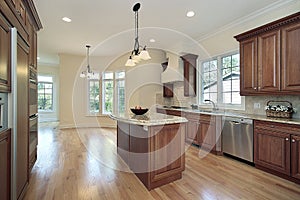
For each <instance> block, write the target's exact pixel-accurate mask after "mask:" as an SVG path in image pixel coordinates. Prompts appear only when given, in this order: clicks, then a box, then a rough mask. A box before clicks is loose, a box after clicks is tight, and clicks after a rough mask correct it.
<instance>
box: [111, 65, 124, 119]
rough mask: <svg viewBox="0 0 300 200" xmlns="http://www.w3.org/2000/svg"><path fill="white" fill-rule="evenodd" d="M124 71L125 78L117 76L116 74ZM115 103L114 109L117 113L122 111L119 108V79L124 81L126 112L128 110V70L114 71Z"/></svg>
mask: <svg viewBox="0 0 300 200" xmlns="http://www.w3.org/2000/svg"><path fill="white" fill-rule="evenodd" d="M121 72H124V77H123V78H117V76H116V74H117V73H121ZM114 75H115V76H114V85H115V86H114V88H115V89H114V97H115V98H114V105H113V109H114V110H113V111H114V112H117V113H119V114H120V113H122V112H120V110H119V99H120V98H119V95H118V82H119V81H124V112H125V111H126V71H125V70H119V71H115V72H114Z"/></svg>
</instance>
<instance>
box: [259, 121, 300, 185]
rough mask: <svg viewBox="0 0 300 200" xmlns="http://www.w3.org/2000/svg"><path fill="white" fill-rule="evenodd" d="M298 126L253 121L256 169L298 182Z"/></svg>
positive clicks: (299, 137)
mask: <svg viewBox="0 0 300 200" xmlns="http://www.w3.org/2000/svg"><path fill="white" fill-rule="evenodd" d="M299 144H300V126H297V125H288V124H282V123H275V122H266V121H258V120H255V121H254V163H255V166H256V167H257V168H260V169H263V170H265V171H268V172H271V173H274V174H277V175H280V176H282V177H283V178H288V179H291V180H293V181H296V182H299V181H300V167H299V160H300V151H299Z"/></svg>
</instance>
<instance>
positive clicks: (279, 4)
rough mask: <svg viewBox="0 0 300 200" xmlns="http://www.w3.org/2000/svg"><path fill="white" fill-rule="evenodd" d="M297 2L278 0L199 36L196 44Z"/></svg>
mask: <svg viewBox="0 0 300 200" xmlns="http://www.w3.org/2000/svg"><path fill="white" fill-rule="evenodd" d="M298 1H299V0H280V1H277V2H274V3H272V4H270V5H268V6H266V7H264V8H261V9H259V10H257V11H255V12H253V13H251V14H249V15H246V16H244V17H241V18H239V19H237V20H234V21H233V22H231V23H229V24H226V25H225V26H222V27H220V28H218V29H216V30H214V31H211V32H209V33H207V34H204V35H202V36H200V37H199V38H198V39H197V41H198V42H201V41H203V40H206V39H208V38H211V37H213V36H215V35H218V34H220V33H222V32H224V31H227V30H229V29H232V28H234V27H237V26H238V25H241V24H245V23H246V22H249V21H252V20H254V19H256V18H258V17H259V16H262V15H265V14H266V13H269V12H271V11H273V10H275V9H278V8H281V7H284V6H287V5H290V4H293V3H296V2H298Z"/></svg>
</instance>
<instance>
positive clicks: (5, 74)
mask: <svg viewBox="0 0 300 200" xmlns="http://www.w3.org/2000/svg"><path fill="white" fill-rule="evenodd" d="M10 46H11V31H10V26H9V25H8V24H7V22H6V21H5V18H4V16H2V15H1V14H0V92H10V90H11V83H10V79H11V78H10V69H11V61H10V57H11V48H10Z"/></svg>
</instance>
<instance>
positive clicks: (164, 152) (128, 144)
mask: <svg viewBox="0 0 300 200" xmlns="http://www.w3.org/2000/svg"><path fill="white" fill-rule="evenodd" d="M110 117H111V118H112V119H114V120H117V147H118V154H119V155H120V157H121V158H122V159H123V160H124V161H125V162H126V164H127V165H128V166H129V168H130V169H131V170H132V171H133V172H134V173H135V175H136V176H137V177H138V178H139V179H140V181H141V182H142V183H143V184H144V185H145V186H146V188H147V189H148V190H151V189H153V188H156V187H159V186H161V185H164V184H167V183H170V182H173V181H175V180H178V179H180V178H181V177H182V172H183V171H184V169H185V126H186V122H187V120H186V119H185V118H183V117H176V116H171V115H164V114H160V113H150V114H147V115H130V114H128V115H116V114H112V115H110Z"/></svg>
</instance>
